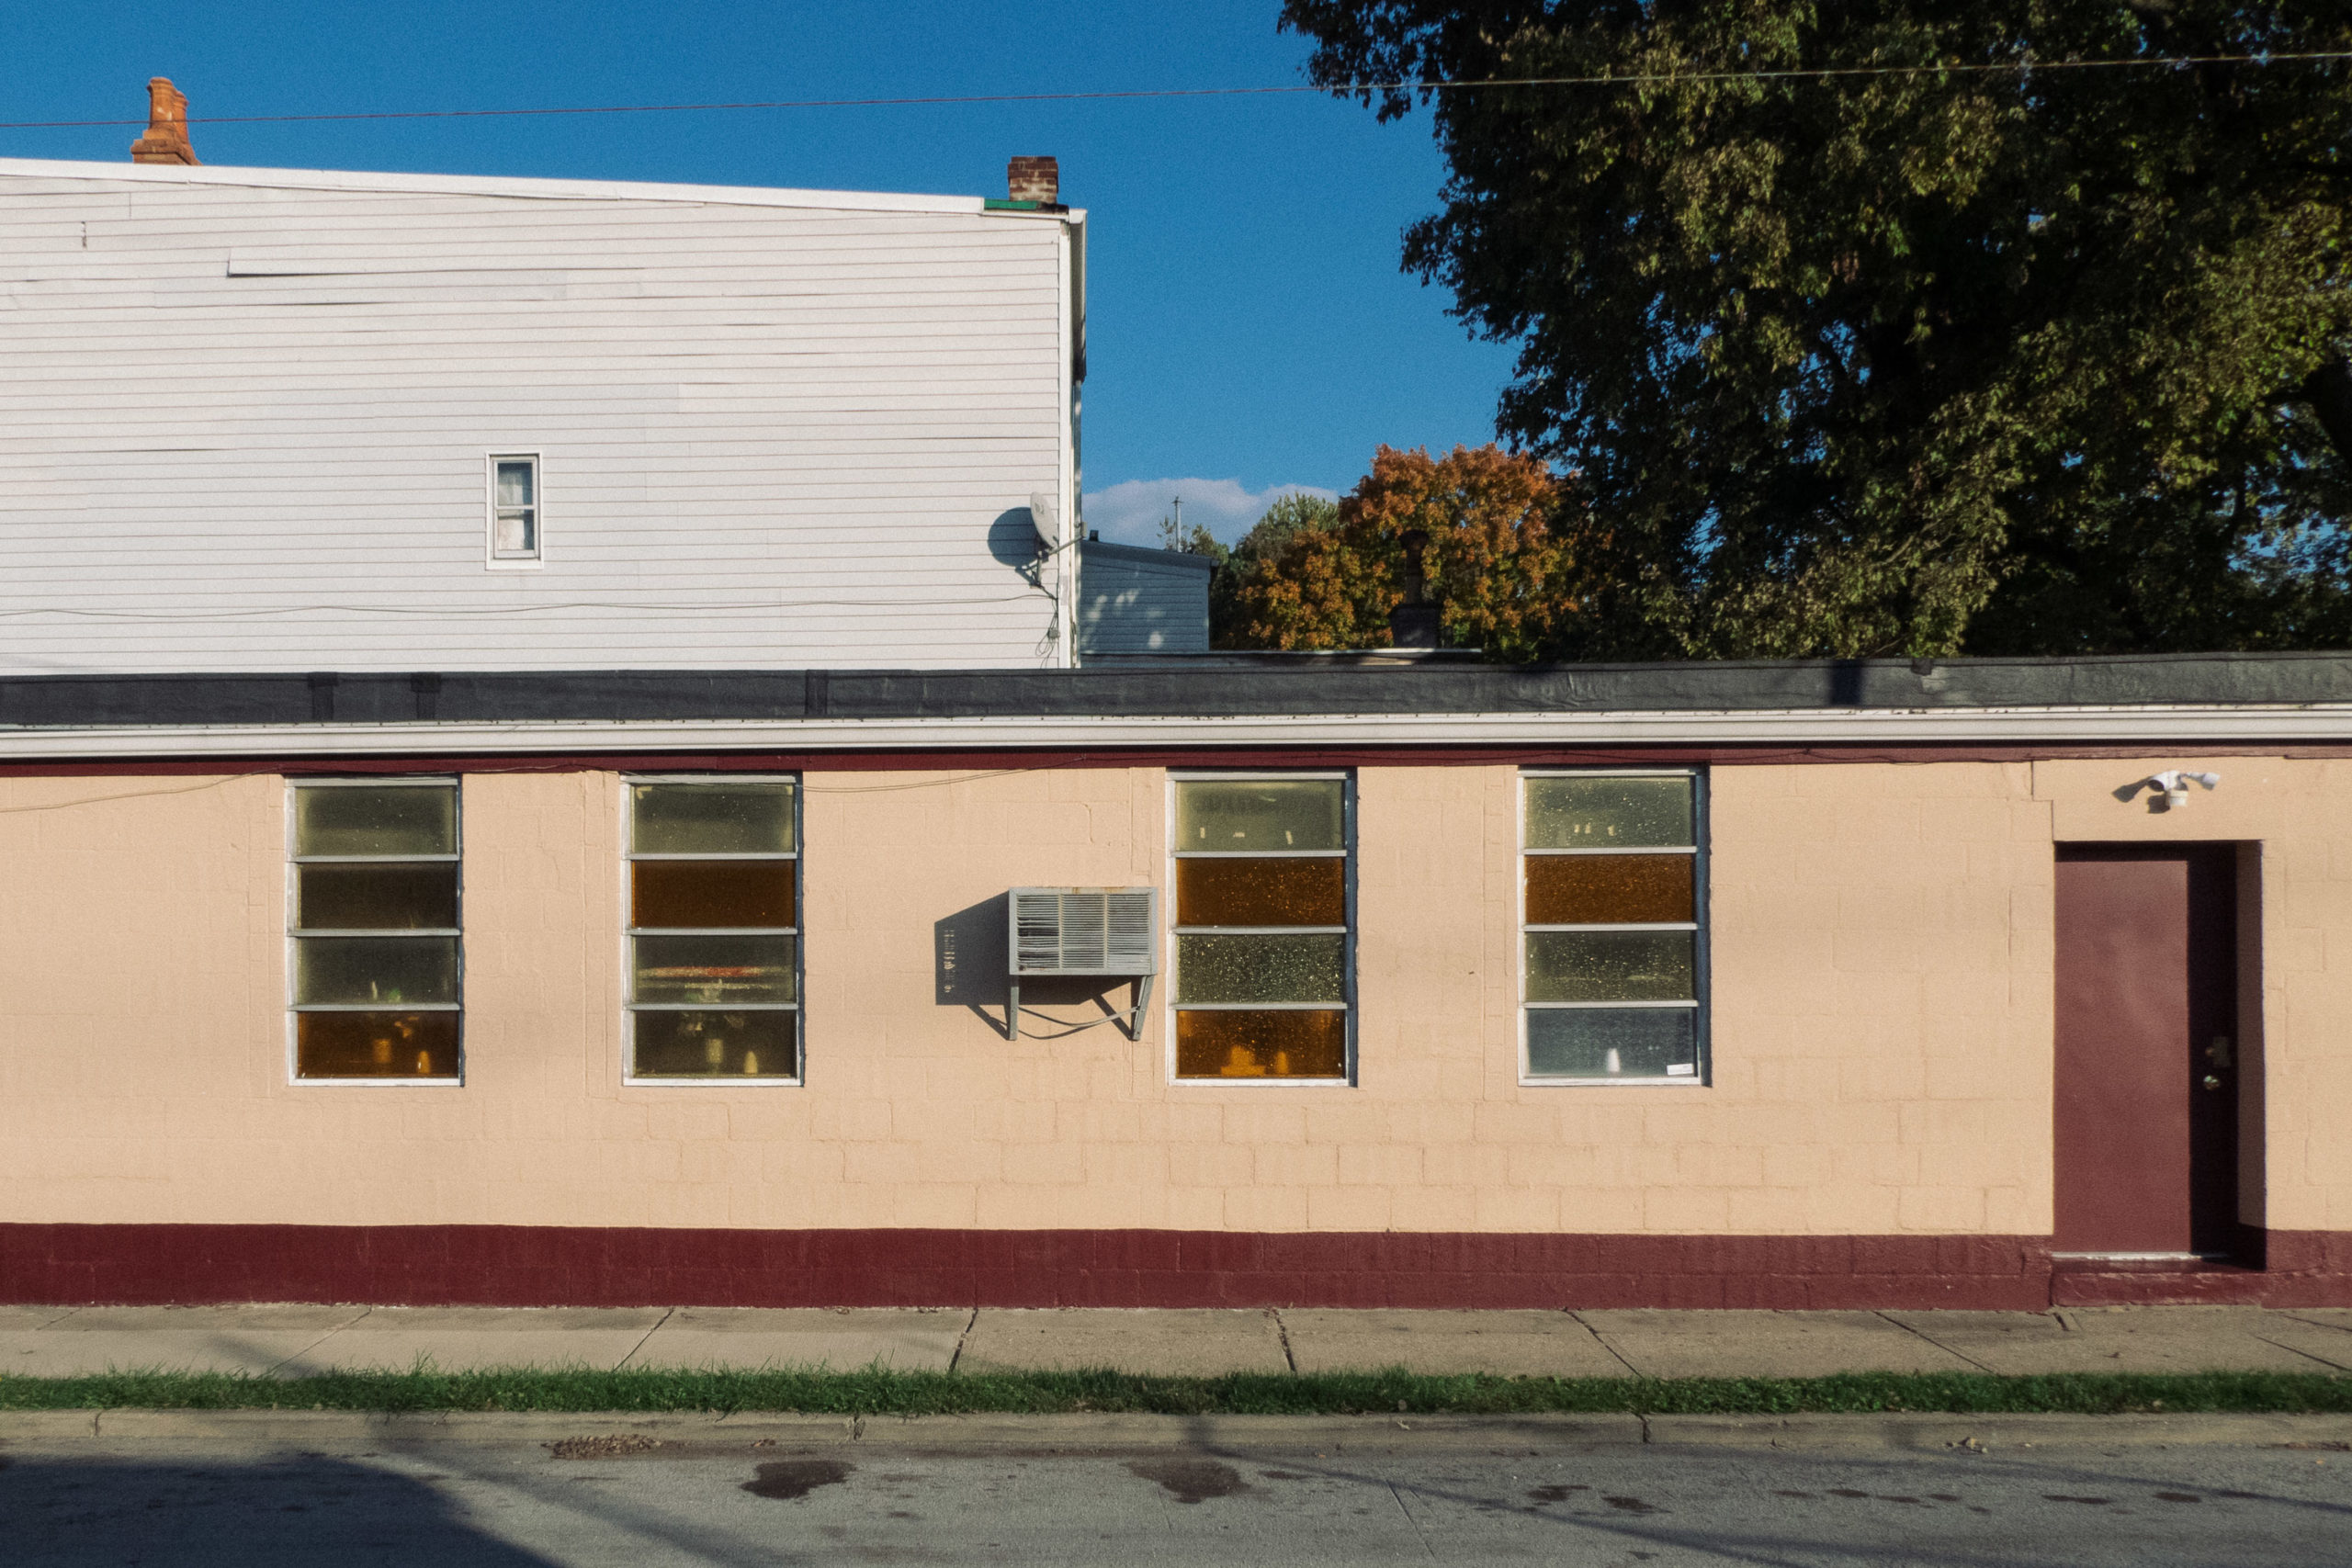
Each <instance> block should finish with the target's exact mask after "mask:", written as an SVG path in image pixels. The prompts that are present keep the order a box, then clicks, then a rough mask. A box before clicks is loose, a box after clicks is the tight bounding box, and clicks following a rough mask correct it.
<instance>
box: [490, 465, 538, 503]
mask: <svg viewBox="0 0 2352 1568" xmlns="http://www.w3.org/2000/svg"><path fill="white" fill-rule="evenodd" d="M531 468H532V465H530V464H529V463H501V464H499V465H498V504H499V505H501V506H528V505H530V504H531V488H532V487H531Z"/></svg>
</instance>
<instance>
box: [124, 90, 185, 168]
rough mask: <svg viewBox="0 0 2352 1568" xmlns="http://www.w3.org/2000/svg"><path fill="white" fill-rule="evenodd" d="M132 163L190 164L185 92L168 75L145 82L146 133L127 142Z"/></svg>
mask: <svg viewBox="0 0 2352 1568" xmlns="http://www.w3.org/2000/svg"><path fill="white" fill-rule="evenodd" d="M130 161H131V162H132V163H134V164H193V163H195V162H196V161H197V158H196V149H195V148H193V147H191V146H189V145H188V141H187V94H186V93H183V92H181V91H180V90H179V89H178V88H177V87H175V86H173V85H172V79H171V78H170V77H168V76H152V77H150V78H148V81H147V134H146V135H144V136H142V137H141V138H140V139H139V140H138V141H134V142H132V143H131V144H130Z"/></svg>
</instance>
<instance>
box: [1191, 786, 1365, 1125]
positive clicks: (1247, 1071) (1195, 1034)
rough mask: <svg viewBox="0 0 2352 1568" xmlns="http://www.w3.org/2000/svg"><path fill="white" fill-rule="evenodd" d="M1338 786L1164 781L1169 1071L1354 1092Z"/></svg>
mask: <svg viewBox="0 0 2352 1568" xmlns="http://www.w3.org/2000/svg"><path fill="white" fill-rule="evenodd" d="M1349 784H1350V780H1349V778H1348V776H1347V775H1346V774H1345V773H1181V774H1171V775H1170V796H1171V798H1170V822H1171V823H1172V825H1173V826H1172V831H1171V835H1170V836H1171V839H1172V845H1171V850H1172V854H1171V858H1172V860H1173V862H1174V882H1175V887H1176V897H1175V899H1174V904H1175V918H1174V919H1172V920H1171V921H1170V927H1169V929H1170V933H1171V935H1170V941H1171V942H1172V943H1173V945H1174V948H1175V954H1174V956H1175V965H1174V968H1175V984H1174V985H1173V986H1172V987H1170V1007H1171V1009H1172V1011H1173V1016H1174V1023H1175V1027H1174V1028H1173V1029H1172V1030H1171V1031H1170V1074H1171V1076H1172V1077H1174V1079H1175V1080H1176V1081H1177V1082H1180V1083H1222V1084H1296V1085H1324V1086H1331V1085H1344V1084H1350V1083H1352V1082H1354V1081H1355V1030H1354V1028H1353V1022H1354V1005H1353V1004H1354V997H1355V942H1354V927H1355V921H1354V910H1355V879H1354V877H1353V876H1352V875H1351V865H1350V850H1351V845H1352V843H1353V838H1354V835H1353V824H1354V811H1353V805H1354V802H1353V798H1352V795H1353V792H1352V791H1351V789H1350V788H1349Z"/></svg>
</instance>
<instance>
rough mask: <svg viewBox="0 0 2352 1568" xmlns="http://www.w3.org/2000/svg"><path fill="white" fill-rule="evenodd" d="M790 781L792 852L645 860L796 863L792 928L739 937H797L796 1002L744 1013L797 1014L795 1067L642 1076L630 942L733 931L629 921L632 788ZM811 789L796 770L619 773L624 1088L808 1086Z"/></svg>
mask: <svg viewBox="0 0 2352 1568" xmlns="http://www.w3.org/2000/svg"><path fill="white" fill-rule="evenodd" d="M638 784H790V785H791V786H792V852H791V853H790V854H789V855H771V854H650V855H646V856H644V857H642V858H644V859H646V860H700V861H708V860H789V861H791V862H792V918H793V919H794V921H795V922H796V923H795V924H794V925H792V926H791V927H789V928H785V927H777V926H761V927H758V928H756V930H747V931H741V932H736V933H735V934H756V935H763V936H766V935H775V934H778V933H780V932H782V931H785V930H787V929H788V930H789V931H790V932H791V934H792V994H793V997H794V998H795V999H794V1000H793V1002H792V1004H791V1006H790V1008H789V1009H788V1010H789V1011H790V1012H791V1014H792V1058H793V1066H794V1067H795V1068H796V1069H797V1070H796V1071H795V1072H794V1073H793V1075H792V1076H791V1077H777V1076H775V1075H773V1074H763V1075H762V1076H761V1077H716V1076H709V1077H684V1078H662V1077H637V1076H636V1066H637V1014H638V1011H639V1007H638V1003H637V1001H636V1000H635V998H634V997H633V995H632V992H633V991H634V989H635V985H636V980H635V976H636V974H637V968H636V954H635V953H634V952H633V950H632V943H631V940H630V939H631V938H633V937H637V936H639V935H648V936H696V935H704V936H707V935H721V934H728V933H726V932H720V931H669V930H663V929H660V928H656V929H654V930H651V931H643V932H640V931H639V930H638V929H637V928H636V927H635V926H634V925H633V924H631V922H630V899H631V893H632V889H631V886H630V884H631V881H632V878H633V875H634V873H632V871H631V870H630V868H631V867H632V866H634V865H635V864H636V863H637V862H638V860H639V855H638V853H637V807H636V804H635V802H633V801H632V800H631V799H630V798H629V790H630V789H631V788H632V787H633V786H635V785H638ZM808 795H809V786H808V784H806V783H805V782H803V780H802V777H801V775H800V774H798V773H623V774H621V775H620V834H621V843H620V850H621V852H620V874H621V884H620V978H621V985H620V998H621V1008H620V1018H621V1032H620V1054H621V1060H620V1069H621V1084H622V1086H623V1087H624V1088H627V1089H737V1090H741V1089H805V1088H807V1087H808V1083H809V1021H808V1011H809V908H808V903H807V898H808V892H809V889H808V881H807V878H806V876H805V874H804V873H803V866H804V865H805V863H806V862H807V859H808V854H809V845H808V842H807V840H806V839H805V838H804V837H803V835H802V818H804V817H805V815H806V814H807V809H808ZM645 1010H646V1011H649V1012H695V1011H703V1012H716V1011H720V1010H721V1009H719V1008H716V1007H708V1008H695V1007H690V1006H684V1005H680V1006H675V1007H672V1006H655V1005H650V1004H649V1005H648V1006H647V1007H646V1008H645ZM786 1010H787V1009H786V1008H785V1007H783V1006H782V1005H780V1004H777V1003H774V1002H765V1003H761V1004H758V1005H756V1006H754V1007H750V1008H745V1009H743V1011H746V1012H783V1011H786Z"/></svg>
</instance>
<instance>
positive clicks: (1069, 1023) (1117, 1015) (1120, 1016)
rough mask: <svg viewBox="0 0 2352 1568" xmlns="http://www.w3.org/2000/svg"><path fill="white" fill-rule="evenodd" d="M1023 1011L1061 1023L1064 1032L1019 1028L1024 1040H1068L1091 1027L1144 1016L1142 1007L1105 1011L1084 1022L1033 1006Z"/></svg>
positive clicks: (1018, 1033)
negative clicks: (1033, 1030) (1033, 1032)
mask: <svg viewBox="0 0 2352 1568" xmlns="http://www.w3.org/2000/svg"><path fill="white" fill-rule="evenodd" d="M1021 1011H1022V1012H1023V1013H1024V1014H1026V1015H1028V1016H1029V1017H1031V1018H1042V1019H1044V1020H1045V1021H1046V1022H1047V1023H1053V1024H1059V1025H1061V1026H1062V1032H1060V1033H1059V1034H1032V1033H1030V1032H1028V1031H1027V1030H1019V1031H1017V1032H1016V1036H1017V1038H1019V1039H1023V1040H1067V1039H1069V1037H1070V1036H1071V1035H1073V1034H1083V1033H1085V1032H1087V1031H1088V1030H1090V1029H1100V1028H1101V1027H1102V1026H1103V1025H1104V1024H1106V1023H1126V1022H1129V1021H1133V1020H1136V1019H1139V1018H1141V1017H1142V1016H1143V1011H1144V1010H1143V1009H1142V1008H1141V1007H1131V1008H1129V1009H1128V1010H1126V1011H1125V1012H1114V1013H1105V1014H1104V1015H1103V1017H1101V1018H1091V1019H1088V1020H1087V1021H1084V1022H1083V1023H1080V1022H1079V1021H1076V1020H1073V1019H1067V1018H1056V1017H1055V1016H1054V1015H1053V1014H1051V1013H1049V1012H1039V1011H1038V1010H1036V1009H1035V1008H1033V1007H1024V1008H1023V1009H1022V1010H1021Z"/></svg>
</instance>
